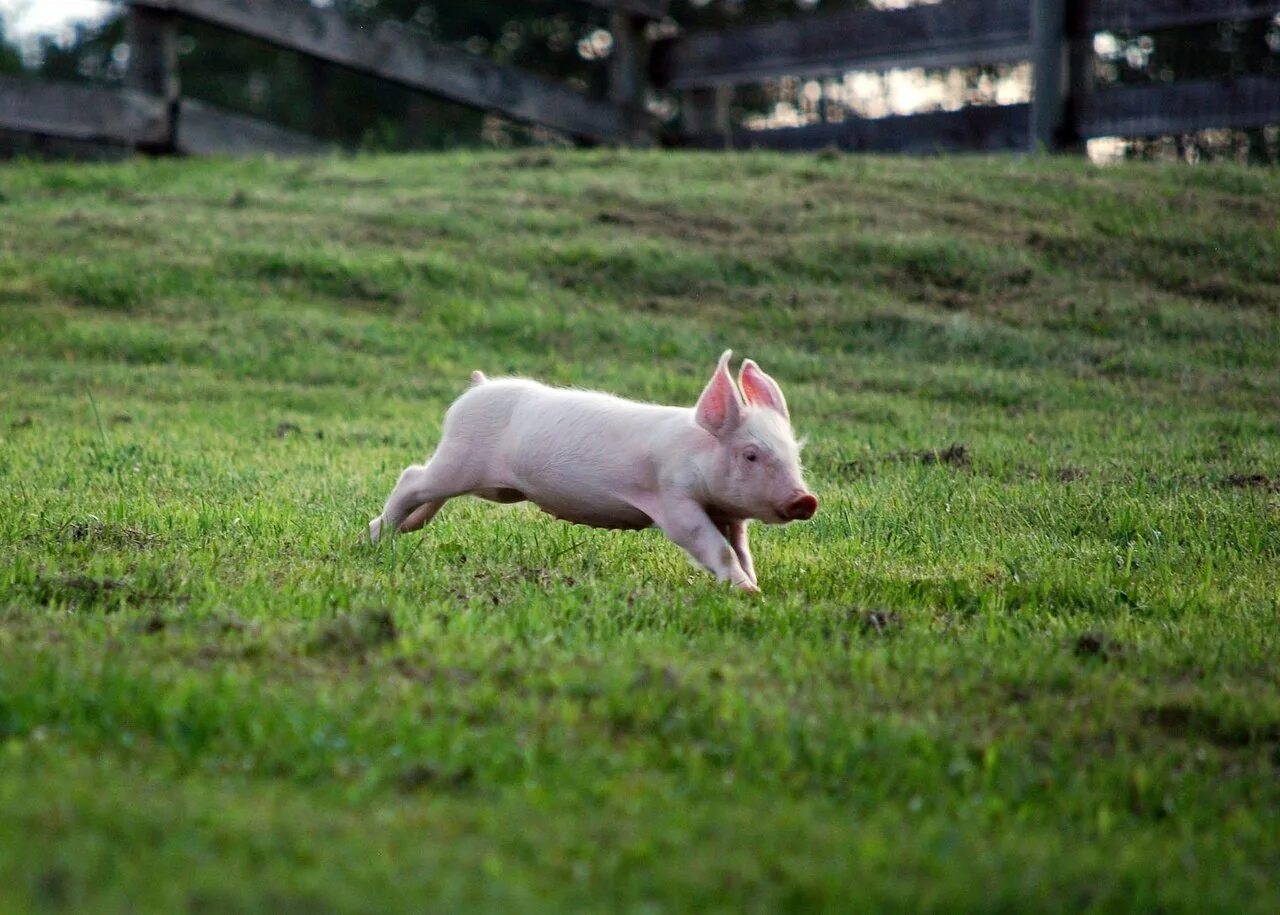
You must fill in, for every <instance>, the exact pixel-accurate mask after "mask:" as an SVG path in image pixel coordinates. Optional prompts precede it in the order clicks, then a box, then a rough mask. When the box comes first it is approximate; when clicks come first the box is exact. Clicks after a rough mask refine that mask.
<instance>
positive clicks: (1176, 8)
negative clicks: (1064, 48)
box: [1083, 0, 1280, 32]
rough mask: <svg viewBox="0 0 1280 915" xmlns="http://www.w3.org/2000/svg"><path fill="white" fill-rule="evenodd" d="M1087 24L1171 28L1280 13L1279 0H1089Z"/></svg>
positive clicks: (1128, 28)
mask: <svg viewBox="0 0 1280 915" xmlns="http://www.w3.org/2000/svg"><path fill="white" fill-rule="evenodd" d="M1085 6H1086V9H1085V14H1084V17H1083V18H1084V27H1085V28H1086V29H1087V30H1089V31H1091V32H1101V31H1104V30H1116V31H1136V30H1138V29H1168V28H1175V27H1177V26H1182V25H1201V24H1203V23H1206V22H1228V21H1231V20H1235V19H1265V18H1266V17H1268V16H1274V15H1275V14H1277V13H1280V0H1087V2H1086V4H1085Z"/></svg>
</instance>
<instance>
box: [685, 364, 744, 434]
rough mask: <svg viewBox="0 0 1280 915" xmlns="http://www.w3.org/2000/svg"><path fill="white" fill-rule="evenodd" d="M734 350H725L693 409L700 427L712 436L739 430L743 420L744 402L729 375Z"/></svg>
mask: <svg viewBox="0 0 1280 915" xmlns="http://www.w3.org/2000/svg"><path fill="white" fill-rule="evenodd" d="M731 355H733V351H732V350H725V351H724V354H723V355H722V356H721V357H720V364H719V365H717V366H716V372H715V374H714V375H712V376H711V380H710V381H708V382H707V386H706V387H705V388H704V389H703V391H702V396H701V397H699V398H698V403H697V405H696V406H695V407H694V408H693V412H694V417H695V418H696V419H697V420H698V425H699V426H701V427H702V428H704V429H706V430H707V431H708V432H710V433H711V434H712V435H725V434H727V433H729V432H732V431H733V430H734V429H736V428H738V422H739V420H741V418H742V400H741V399H740V398H739V397H738V389H737V388H736V387H734V385H733V377H732V376H731V375H730V374H729V357H730V356H731Z"/></svg>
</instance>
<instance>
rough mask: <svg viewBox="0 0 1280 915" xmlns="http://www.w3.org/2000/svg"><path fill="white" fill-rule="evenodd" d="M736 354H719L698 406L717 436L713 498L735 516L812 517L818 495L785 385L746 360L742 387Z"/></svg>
mask: <svg viewBox="0 0 1280 915" xmlns="http://www.w3.org/2000/svg"><path fill="white" fill-rule="evenodd" d="M731 355H732V352H731V351H729V350H726V351H725V352H724V355H722V356H721V357H720V364H719V365H717V366H716V370H715V374H713V375H712V376H711V380H710V381H709V382H707V386H706V388H705V389H704V390H703V392H702V396H700V397H699V398H698V403H697V405H696V406H695V407H694V417H695V419H696V420H697V422H698V425H699V426H701V427H702V428H703V429H705V430H706V431H707V432H709V433H710V434H711V436H712V442H710V443H709V444H708V448H709V449H710V450H711V454H710V460H709V461H708V466H707V472H706V476H705V480H704V483H705V486H706V489H707V497H708V500H709V501H710V502H711V503H712V506H713V507H714V508H716V509H718V510H719V511H721V512H723V513H725V514H727V515H729V516H731V517H735V518H757V519H759V520H761V521H764V522H767V523H769V524H785V523H787V522H788V521H805V520H808V519H809V518H812V517H813V515H814V513H815V512H817V510H818V499H817V497H816V496H814V494H813V493H811V492H810V491H809V488H808V487H807V486H805V484H804V476H803V474H802V472H801V470H800V446H799V445H798V444H796V439H795V435H794V434H793V433H792V431H791V417H790V414H789V413H788V412H787V401H786V399H785V398H784V397H783V396H782V388H780V387H779V386H778V383H777V382H776V381H774V380H773V379H772V378H770V377H769V376H768V375H766V374H765V373H764V372H763V371H761V369H760V366H758V365H756V364H755V363H754V362H752V361H751V360H750V359H747V360H744V361H743V363H742V369H741V371H740V373H739V375H738V384H739V385H741V392H739V389H738V385H735V384H734V383H733V377H732V376H731V375H730V374H729V357H730V356H731Z"/></svg>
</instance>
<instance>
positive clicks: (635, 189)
mask: <svg viewBox="0 0 1280 915" xmlns="http://www.w3.org/2000/svg"><path fill="white" fill-rule="evenodd" d="M1278 227H1280V173H1278V172H1276V171H1266V170H1243V169H1238V168H1232V167H1201V168H1168V167H1155V166H1148V165H1132V166H1123V167H1117V168H1106V169H1099V168H1095V167H1092V166H1090V165H1088V164H1087V163H1084V162H1082V161H1078V160H1053V159H1027V158H990V159H987V158H963V159H929V160H920V159H910V160H907V159H883V158H855V157H845V156H838V155H832V156H825V155H824V156H817V157H805V156H795V157H790V158H787V157H778V156H772V155H762V154H731V155H687V154H675V153H644V154H632V153H617V152H609V151H595V152H547V153H544V152H539V151H531V152H515V153H484V154H475V153H471V154H450V155H434V156H412V157H370V158H356V159H327V160H320V161H303V162H269V161H243V162H198V161H164V162H151V161H138V162H135V163H129V164H123V165H106V166H77V165H32V164H10V165H5V166H3V167H2V168H0V328H2V331H0V362H2V375H0V506H3V511H2V512H0V910H3V911H5V912H23V911H56V910H76V911H84V912H141V911H155V912H184V911H190V912H225V911H246V912H253V911H263V912H271V913H284V912H306V913H314V912H372V911H398V912H422V911H439V912H459V911H494V912H514V911H545V912H555V913H561V912H573V911H583V912H587V911H591V912H599V911H624V912H655V913H656V912H666V911H689V910H699V911H704V910H724V911H757V912H779V911H792V912H811V911H818V910H827V911H840V912H844V911H867V910H872V909H875V910H909V911H940V912H942V911H945V912H956V911H998V910H1003V911H1055V910H1062V911H1071V910H1099V911H1122V910H1145V911H1155V910H1159V911H1169V912H1172V911H1186V912H1205V911H1231V912H1246V911H1253V912H1260V913H1261V912H1268V913H1270V912H1276V911H1280V637H1278V635H1277V633H1278V631H1280V228H1278ZM726 347H732V348H734V350H735V351H736V352H737V355H738V357H741V356H744V355H749V356H751V357H753V358H755V359H756V360H758V361H759V362H760V363H761V364H762V365H763V366H764V367H765V369H766V370H768V371H769V372H771V373H773V374H774V375H775V376H776V377H777V378H778V379H779V380H780V381H781V382H782V384H783V386H784V388H785V390H786V392H787V395H788V397H789V400H790V404H791V409H792V412H793V414H794V417H795V423H796V426H797V430H798V432H799V433H800V434H802V435H805V436H807V438H808V445H807V448H806V450H805V461H806V466H807V472H808V475H809V479H810V483H811V485H812V486H813V488H814V489H815V491H816V492H817V493H818V494H819V496H820V497H821V499H822V510H821V512H820V514H819V515H818V516H817V517H816V518H815V519H814V520H813V521H812V522H809V523H806V524H797V525H792V526H790V527H787V528H765V527H762V526H758V527H756V528H755V529H754V544H755V551H756V565H757V568H758V571H759V575H760V584H761V587H762V588H763V590H764V594H763V595H761V596H759V597H751V596H744V595H741V594H738V593H734V592H732V591H730V590H729V589H728V588H726V587H721V586H717V585H716V584H715V583H714V581H713V580H712V579H711V577H710V576H708V575H706V574H705V573H702V572H699V571H696V570H694V569H693V568H692V567H691V566H690V565H689V564H688V563H687V561H686V560H685V558H684V557H683V555H682V554H680V553H679V551H678V550H677V549H676V548H675V547H674V546H672V545H671V544H670V543H668V542H667V541H666V540H665V539H664V538H663V537H662V536H661V535H660V534H659V533H657V532H653V531H646V532H640V533H613V532H605V531H593V530H588V529H585V528H581V527H573V526H570V525H566V524H562V523H558V522H556V521H553V520H551V519H550V518H548V517H545V516H543V515H541V514H539V513H538V512H537V511H535V510H533V509H531V508H529V507H527V506H514V507H500V506H495V505H490V504H488V503H483V502H479V501H476V500H467V499H462V500H458V501H456V502H452V503H450V504H449V505H448V507H447V508H446V509H445V510H444V511H443V512H442V513H441V515H440V516H439V517H438V518H437V520H436V521H435V522H434V523H433V524H432V525H431V526H430V527H429V528H427V529H426V530H425V531H424V533H423V534H422V535H409V536H405V537H403V538H399V539H397V540H395V541H392V542H390V543H384V544H380V545H379V546H378V547H377V548H370V547H367V546H362V545H361V544H360V543H359V542H358V535H359V534H360V532H361V531H362V529H363V528H364V526H365V524H366V523H367V522H368V520H369V518H370V517H372V516H373V515H374V514H376V513H377V512H378V511H379V510H380V508H381V504H382V500H383V499H384V498H385V496H386V494H387V492H388V491H389V489H390V487H391V486H392V484H393V483H394V482H395V478H396V476H397V474H398V473H399V471H400V470H401V469H402V467H404V466H405V465H406V464H408V463H410V462H413V461H419V460H421V459H422V458H423V457H424V456H425V455H426V454H428V453H429V452H430V450H431V448H432V447H433V445H434V443H435V441H436V439H437V436H438V433H439V427H440V419H441V416H442V414H443V411H444V408H445V407H446V406H447V404H448V403H449V402H450V400H451V399H452V398H453V397H455V396H456V395H457V394H458V393H460V392H461V391H462V390H463V389H464V388H465V385H466V383H467V379H468V375H469V373H470V371H471V370H472V369H477V368H479V369H483V370H484V371H485V372H487V373H488V374H490V375H497V374H502V373H520V374H525V375H530V376H535V377H538V378H541V379H544V380H548V381H552V382H557V383H563V384H570V385H579V386H589V387H598V388H603V389H606V390H609V391H613V392H616V393H620V394H623V395H627V396H631V397H635V398H641V399H648V400H654V401H661V402H668V403H684V404H692V402H693V400H694V399H695V397H696V396H697V393H698V391H699V389H700V388H701V386H702V384H703V383H704V381H705V379H706V377H707V375H708V373H709V372H710V370H711V368H712V367H713V365H714V362H715V358H716V356H717V355H718V354H719V353H720V351H721V350H722V349H724V348H726Z"/></svg>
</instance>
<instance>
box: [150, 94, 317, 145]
mask: <svg viewBox="0 0 1280 915" xmlns="http://www.w3.org/2000/svg"><path fill="white" fill-rule="evenodd" d="M174 147H175V149H176V151H177V152H179V153H183V154H185V155H191V156H245V155H254V154H257V153H273V154H274V155H277V156H309V155H316V154H318V153H323V152H328V151H330V150H332V148H333V147H331V146H330V145H328V144H326V143H324V142H322V141H320V140H317V139H315V138H314V137H309V136H307V135H306V134H301V133H297V132H295V131H292V130H287V129H285V128H283V127H277V126H276V125H275V124H269V123H267V122H266V121H262V120H259V119H258V118H252V117H248V116H247V115H243V114H237V113H235V112H232V111H226V110H224V109H221V108H216V107H214V106H213V105H209V104H206V103H204V102H199V101H196V100H194V99H182V101H181V102H179V104H178V118H177V130H176V132H175V137H174Z"/></svg>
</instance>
